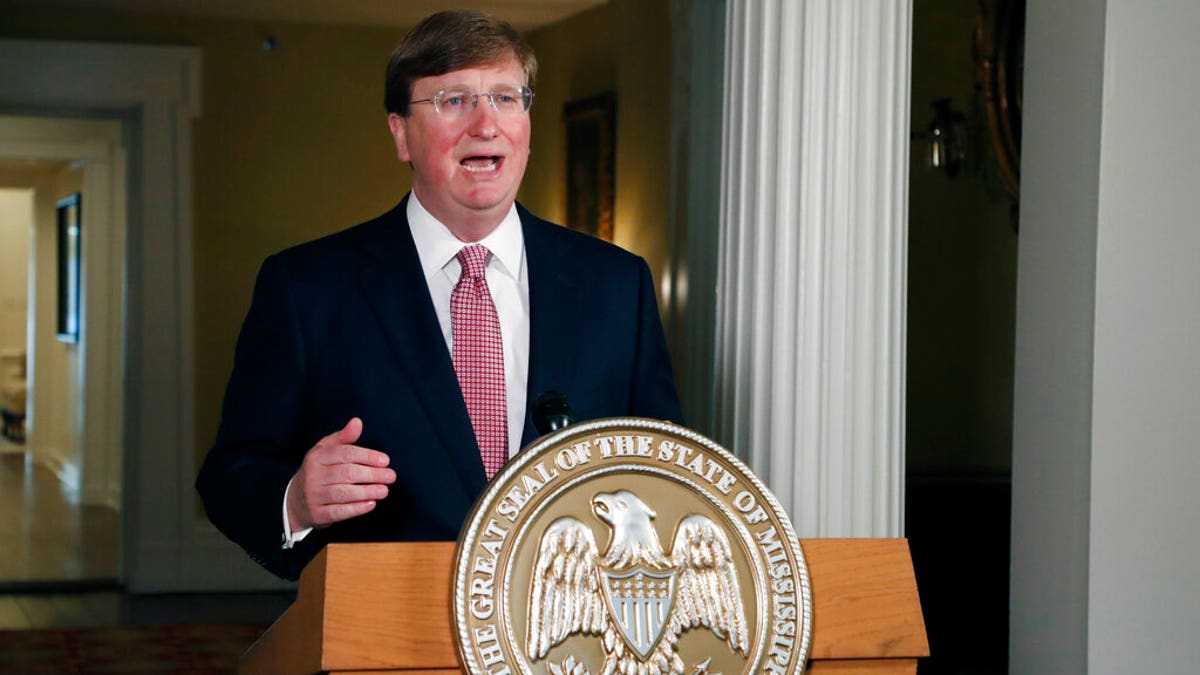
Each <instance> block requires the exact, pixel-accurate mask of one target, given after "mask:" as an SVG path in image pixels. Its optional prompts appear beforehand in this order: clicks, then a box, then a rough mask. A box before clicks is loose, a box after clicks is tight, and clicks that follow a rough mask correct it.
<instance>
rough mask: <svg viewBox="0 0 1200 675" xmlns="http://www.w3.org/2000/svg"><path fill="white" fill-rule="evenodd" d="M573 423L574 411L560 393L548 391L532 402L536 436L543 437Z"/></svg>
mask: <svg viewBox="0 0 1200 675" xmlns="http://www.w3.org/2000/svg"><path fill="white" fill-rule="evenodd" d="M574 421H575V411H573V410H571V406H570V405H568V404H567V397H566V395H565V394H563V393H562V392H561V391H554V390H553V389H550V390H548V391H544V392H542V393H541V394H538V396H537V398H535V399H534V400H533V426H534V428H535V429H537V432H538V435H540V436H545V435H546V434H548V433H550V432H552V431H558V430H559V429H562V428H563V427H565V426H567V425H568V424H570V423H572V422H574Z"/></svg>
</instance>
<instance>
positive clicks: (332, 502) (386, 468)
mask: <svg viewBox="0 0 1200 675" xmlns="http://www.w3.org/2000/svg"><path fill="white" fill-rule="evenodd" d="M536 69H537V62H536V59H535V58H534V55H533V52H532V50H531V49H530V48H529V46H528V45H527V44H525V42H524V41H523V40H521V38H520V36H519V35H518V34H517V33H516V31H514V30H513V28H512V27H511V26H509V25H508V24H507V23H505V22H503V21H500V20H498V19H496V18H495V17H491V16H488V15H485V14H480V13H477V12H469V11H449V12H441V13H438V14H435V15H433V16H431V17H429V18H427V19H426V20H424V21H423V22H422V23H421V24H420V25H418V26H417V27H416V28H414V29H413V31H412V32H410V33H409V34H408V35H407V36H406V37H405V38H404V40H403V41H402V42H401V44H400V46H399V47H398V48H397V49H396V52H395V53H394V54H393V56H392V59H391V61H390V63H389V65H388V71H387V80H386V93H385V104H386V107H387V110H388V126H389V128H390V130H391V133H392V136H393V138H394V139H395V143H396V149H397V153H398V155H399V158H400V160H401V161H406V162H409V163H410V164H411V166H412V169H413V186H412V191H411V192H410V193H409V194H408V195H406V196H405V197H404V198H403V199H402V200H401V201H400V203H399V205H397V206H396V207H395V208H393V209H392V210H391V211H389V212H387V213H385V214H383V215H382V216H380V217H378V218H376V219H374V220H372V221H369V222H367V223H363V224H361V225H358V226H356V227H353V228H350V229H348V230H345V231H342V232H339V233H337V234H333V235H330V236H328V237H325V238H322V239H319V240H316V241H313V242H309V243H306V244H302V245H300V246H297V247H295V248H292V249H289V250H286V251H283V252H281V253H278V254H276V255H273V256H271V257H269V258H268V259H267V260H266V262H264V263H263V266H262V269H261V271H260V272H259V276H258V280H257V282H256V284H255V289H254V297H253V300H252V302H251V307H250V310H249V312H248V314H247V316H246V320H245V323H244V325H243V327H242V332H241V335H240V337H239V338H238V346H237V352H236V356H235V363H234V368H233V373H232V375H231V376H230V380H229V385H228V388H227V390H226V394H225V402H224V407H223V411H222V417H221V425H220V429H219V430H218V433H217V439H216V442H215V444H214V445H213V447H212V449H211V450H210V451H209V453H208V456H207V457H206V458H205V461H204V464H203V466H202V468H201V470H200V475H199V477H198V478H197V481H196V487H197V490H198V491H199V493H200V495H201V498H202V499H203V501H204V506H205V509H206V511H207V512H208V515H209V518H210V519H211V520H212V522H213V523H214V524H215V525H216V526H217V527H218V528H219V529H220V530H221V531H222V532H224V533H225V534H226V535H227V536H229V537H230V538H231V539H232V540H234V541H235V542H237V543H238V544H240V545H241V546H242V547H243V548H245V549H246V550H247V552H249V553H250V555H251V556H252V557H253V558H254V559H255V560H256V561H258V562H259V563H260V564H262V565H263V566H264V567H266V568H267V569H268V570H270V571H272V572H274V573H275V574H278V575H280V576H283V577H286V578H295V577H297V576H298V575H299V573H300V571H301V570H302V569H303V567H304V565H305V564H306V563H307V562H308V561H309V560H310V559H311V558H312V557H313V556H314V555H315V554H316V553H317V551H318V550H319V549H320V548H321V547H322V546H323V545H325V544H326V543H328V542H333V541H403V540H408V541H423V540H453V539H455V538H456V537H457V535H458V531H459V528H460V526H461V525H462V523H463V521H464V519H465V517H466V515H467V512H468V511H469V509H470V507H471V505H472V504H473V503H474V501H475V499H476V498H477V497H478V496H479V494H480V493H481V492H482V491H483V489H484V487H485V485H486V484H487V481H488V480H489V479H490V478H491V476H492V475H494V473H495V472H496V471H497V470H498V469H499V467H500V465H502V464H503V462H504V461H506V460H507V459H508V458H510V457H511V456H513V455H514V454H515V453H516V452H517V451H518V450H519V448H520V447H521V446H522V445H523V444H524V443H528V442H530V441H532V440H533V439H534V437H535V436H536V433H535V431H534V428H533V425H532V422H531V415H530V411H529V407H530V402H531V401H532V400H533V398H534V397H536V396H537V395H538V394H539V393H541V392H544V391H547V390H558V391H561V392H563V393H564V394H565V395H566V397H567V399H568V400H569V402H570V405H571V407H572V408H573V409H574V411H575V413H576V416H577V418H578V419H581V420H582V419H590V418H597V417H609V416H619V415H634V416H643V417H652V418H658V419H672V420H676V421H678V420H680V418H681V414H680V410H679V402H678V398H677V396H676V393H675V389H674V385H673V384H672V379H671V369H670V364H669V362H668V356H667V350H666V344H665V341H664V339H663V333H662V326H661V324H660V322H659V318H658V308H657V304H656V302H655V298H654V284H653V282H652V280H651V277H650V272H649V269H648V267H647V266H646V263H645V261H643V260H642V259H641V258H638V257H636V256H634V255H631V254H629V253H627V252H625V251H623V250H621V249H619V248H617V247H615V246H612V245H610V244H607V243H605V242H602V241H600V240H598V239H595V238H592V237H589V236H586V235H582V234H579V233H576V232H572V231H570V230H567V229H565V228H562V227H559V226H557V225H553V224H551V223H548V222H546V221H543V220H541V219H539V218H537V217H536V216H534V215H532V214H530V213H529V212H528V211H526V210H525V209H524V208H522V207H521V206H520V205H518V204H516V202H515V198H516V193H517V189H518V187H519V186H520V183H521V179H522V176H523V175H524V172H525V165H526V161H527V159H528V156H529V135H530V121H529V106H530V104H531V102H532V99H533V92H532V90H531V89H530V87H531V86H532V83H533V79H534V76H535V74H536Z"/></svg>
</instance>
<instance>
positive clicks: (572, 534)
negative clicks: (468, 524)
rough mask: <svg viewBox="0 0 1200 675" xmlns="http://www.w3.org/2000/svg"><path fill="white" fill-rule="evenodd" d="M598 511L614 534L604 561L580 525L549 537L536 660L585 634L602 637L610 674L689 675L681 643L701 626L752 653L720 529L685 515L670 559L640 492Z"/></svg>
mask: <svg viewBox="0 0 1200 675" xmlns="http://www.w3.org/2000/svg"><path fill="white" fill-rule="evenodd" d="M592 511H593V512H594V513H595V514H596V517H597V518H599V519H600V520H601V521H603V522H604V524H606V525H608V526H609V527H610V528H611V529H612V537H611V539H610V540H609V544H608V548H607V550H605V552H604V556H603V561H601V560H600V556H599V555H598V554H597V547H596V540H595V538H594V537H593V535H592V530H591V528H589V527H588V526H587V525H584V524H583V523H582V522H580V521H579V520H576V519H575V518H572V517H570V516H566V517H563V518H559V519H557V520H555V521H554V522H552V523H551V524H550V525H549V527H547V528H546V531H545V532H544V533H543V534H542V538H541V541H540V543H539V546H538V554H537V560H536V563H535V565H534V571H533V583H532V584H531V590H530V597H529V610H528V619H529V620H528V621H527V622H526V625H527V627H528V630H529V634H528V636H527V644H526V653H527V655H528V656H529V658H530V659H532V660H534V661H537V660H539V659H541V658H544V657H545V656H546V655H547V654H548V653H549V652H550V650H551V649H552V648H553V647H554V646H556V645H558V644H559V643H561V642H562V641H563V640H566V639H567V638H568V637H570V636H571V635H574V634H576V633H582V634H586V635H599V636H601V640H602V645H603V649H604V654H605V660H604V667H603V669H602V671H601V675H614V674H617V673H619V674H620V675H667V674H668V673H670V674H672V675H680V674H682V673H683V672H684V665H683V659H681V658H680V657H679V654H678V651H677V650H676V645H677V643H678V642H679V636H680V634H682V633H683V632H684V631H686V630H690V629H693V628H699V627H703V628H707V629H709V630H711V631H712V632H713V633H714V634H715V635H716V636H717V637H718V638H720V639H722V640H724V641H725V643H726V644H727V645H728V646H729V649H731V650H732V651H734V652H735V653H738V654H741V655H742V656H745V655H746V653H747V649H748V644H747V643H748V640H749V638H748V636H747V628H746V616H745V609H744V608H743V606H742V600H741V593H740V592H739V589H738V580H737V573H736V571H735V570H734V566H733V556H732V552H731V549H730V546H729V540H728V539H727V538H726V537H725V533H724V532H722V531H721V528H719V527H717V524H716V523H714V522H713V521H712V520H711V519H709V518H707V517H705V516H702V515H699V514H695V513H693V514H691V515H688V516H685V517H684V518H683V519H682V520H680V521H679V524H678V525H677V526H676V528H675V537H674V543H673V544H672V546H671V552H670V555H667V554H666V553H664V552H663V548H662V544H660V543H659V540H658V534H657V533H656V532H655V530H654V526H653V524H652V523H651V520H653V519H654V518H655V513H654V510H653V509H651V508H650V507H649V506H648V505H646V503H645V502H643V501H642V500H641V499H640V498H638V496H637V495H635V494H633V493H632V492H629V491H628V490H619V491H617V492H612V493H599V494H597V495H595V496H594V497H593V498H592Z"/></svg>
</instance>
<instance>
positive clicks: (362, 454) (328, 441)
mask: <svg viewBox="0 0 1200 675" xmlns="http://www.w3.org/2000/svg"><path fill="white" fill-rule="evenodd" d="M362 430H363V422H362V420H361V419H360V418H358V417H351V418H350V421H348V422H346V426H344V427H342V428H341V429H339V430H337V431H335V432H333V433H332V434H329V435H328V436H326V437H325V438H322V439H321V440H320V441H318V442H317V444H316V445H315V446H313V450H314V451H317V457H316V459H317V461H318V462H320V463H321V464H325V465H328V466H333V465H336V464H365V465H367V466H387V465H388V463H389V461H390V460H389V459H388V456H387V455H386V454H384V453H382V452H379V451H378V450H371V449H369V448H362V447H359V446H357V445H354V443H356V442H358V439H359V437H360V436H362ZM310 452H311V451H310ZM381 482H387V483H390V482H391V481H381Z"/></svg>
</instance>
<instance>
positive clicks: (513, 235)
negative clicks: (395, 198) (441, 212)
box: [407, 192, 525, 282]
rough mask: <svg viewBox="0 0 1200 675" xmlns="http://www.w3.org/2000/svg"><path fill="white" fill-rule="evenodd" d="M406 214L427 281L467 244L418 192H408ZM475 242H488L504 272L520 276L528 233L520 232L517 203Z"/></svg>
mask: <svg viewBox="0 0 1200 675" xmlns="http://www.w3.org/2000/svg"><path fill="white" fill-rule="evenodd" d="M407 215H408V228H409V230H411V231H412V237H413V243H414V244H416V246H417V257H419V258H420V260H421V270H422V272H423V273H424V275H425V281H426V282H429V280H430V279H431V278H432V277H433V275H434V274H437V273H438V272H440V271H442V269H443V268H445V267H446V265H448V264H450V263H451V261H453V260H454V259H455V256H457V255H458V252H459V250H460V249H462V248H463V247H465V246H468V244H467V243H466V242H463V241H461V240H459V239H458V238H457V237H455V236H454V234H453V233H452V232H450V230H449V228H447V227H446V226H445V225H443V224H442V223H441V221H439V220H438V219H437V218H434V217H433V214H431V213H430V212H429V211H427V210H425V207H424V206H422V205H421V202H420V201H419V200H418V199H417V195H416V193H415V192H409V193H408V207H407ZM475 243H477V244H482V245H484V246H486V247H487V248H488V250H489V251H491V252H492V259H493V260H495V261H496V262H498V263H500V270H501V271H502V272H504V273H505V274H508V275H509V276H511V277H512V278H514V279H519V278H520V270H521V259H522V257H523V256H524V255H525V237H524V236H523V235H522V233H521V218H520V216H518V215H517V207H516V205H515V204H513V205H512V206H510V207H508V213H507V214H505V216H504V219H503V220H501V221H500V225H498V226H497V227H496V229H494V230H492V232H491V234H489V235H488V236H486V237H484V238H483V239H481V240H479V241H478V242H475Z"/></svg>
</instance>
